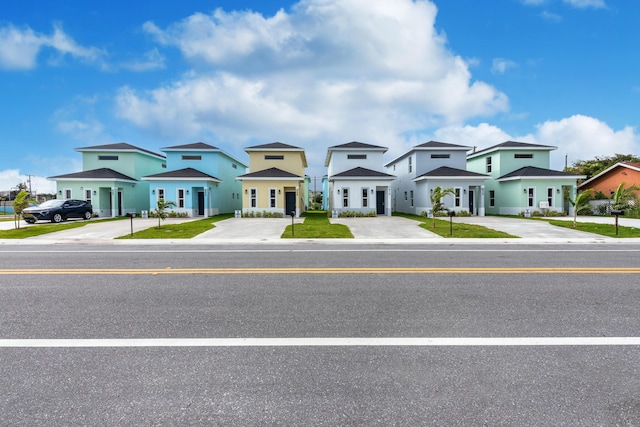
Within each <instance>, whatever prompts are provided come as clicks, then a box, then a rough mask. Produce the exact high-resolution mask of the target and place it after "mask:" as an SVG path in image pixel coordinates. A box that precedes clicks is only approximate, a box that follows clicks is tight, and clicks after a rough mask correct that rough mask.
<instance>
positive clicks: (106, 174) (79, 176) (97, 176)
mask: <svg viewBox="0 0 640 427" xmlns="http://www.w3.org/2000/svg"><path fill="white" fill-rule="evenodd" d="M48 179H50V180H52V181H58V180H60V181H128V182H138V180H137V179H135V178H131V177H130V176H127V175H125V174H123V173H120V172H117V171H114V170H113V169H109V168H100V169H92V170H88V171H83V172H74V173H68V174H65V175H56V176H50V177H49V178H48Z"/></svg>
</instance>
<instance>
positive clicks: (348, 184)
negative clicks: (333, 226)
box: [326, 179, 391, 215]
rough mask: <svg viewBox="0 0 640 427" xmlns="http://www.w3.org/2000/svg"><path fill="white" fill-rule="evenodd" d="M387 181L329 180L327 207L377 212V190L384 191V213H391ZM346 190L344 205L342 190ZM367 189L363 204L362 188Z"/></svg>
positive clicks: (337, 209)
mask: <svg viewBox="0 0 640 427" xmlns="http://www.w3.org/2000/svg"><path fill="white" fill-rule="evenodd" d="M389 184H390V182H389V181H373V180H371V181H370V180H362V179H360V180H357V179H353V180H346V179H341V180H339V181H332V182H330V185H329V189H328V190H327V193H326V194H327V198H328V199H329V203H328V206H327V209H328V210H330V211H332V212H333V211H336V212H337V213H340V212H361V213H363V214H369V213H372V212H377V192H378V191H385V213H384V215H391V205H390V203H389V194H390V192H389V189H390V186H389ZM345 189H346V190H347V194H348V201H347V206H344V191H345ZM364 189H366V190H367V198H366V205H367V206H364V197H363V190H364Z"/></svg>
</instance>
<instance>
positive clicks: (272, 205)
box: [269, 188, 277, 208]
mask: <svg viewBox="0 0 640 427" xmlns="http://www.w3.org/2000/svg"><path fill="white" fill-rule="evenodd" d="M276 201H277V199H276V189H275V188H270V189H269V207H270V208H275V207H276Z"/></svg>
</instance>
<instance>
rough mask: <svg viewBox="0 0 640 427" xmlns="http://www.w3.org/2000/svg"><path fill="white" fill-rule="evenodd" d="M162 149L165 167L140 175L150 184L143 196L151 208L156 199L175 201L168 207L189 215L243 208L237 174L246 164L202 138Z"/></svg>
mask: <svg viewBox="0 0 640 427" xmlns="http://www.w3.org/2000/svg"><path fill="white" fill-rule="evenodd" d="M161 151H162V152H164V153H165V154H166V156H167V170H166V171H164V172H161V173H157V174H153V175H147V176H144V177H143V178H142V180H143V182H146V183H148V184H149V192H148V193H147V194H146V195H145V197H146V199H147V203H148V205H149V206H150V207H151V208H152V209H154V208H155V207H156V206H157V203H158V200H166V201H172V202H174V203H175V204H176V206H175V207H174V208H171V209H170V210H172V211H174V212H177V213H181V214H186V215H187V216H189V217H197V216H204V217H208V216H213V215H218V214H222V213H232V212H234V211H236V210H240V209H242V194H241V193H242V183H241V182H239V181H237V180H236V178H237V177H238V176H239V175H243V174H245V173H246V171H247V165H246V164H244V163H243V162H241V161H240V160H238V159H235V158H234V157H232V156H230V155H229V154H227V153H225V152H224V151H222V150H220V149H219V148H217V147H214V146H211V145H209V144H205V143H204V142H196V143H193V144H185V145H176V146H173V147H166V148H162V149H161Z"/></svg>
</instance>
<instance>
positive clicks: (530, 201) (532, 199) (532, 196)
mask: <svg viewBox="0 0 640 427" xmlns="http://www.w3.org/2000/svg"><path fill="white" fill-rule="evenodd" d="M527 206H528V207H530V208H534V207H535V206H536V188H535V187H529V188H527Z"/></svg>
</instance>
